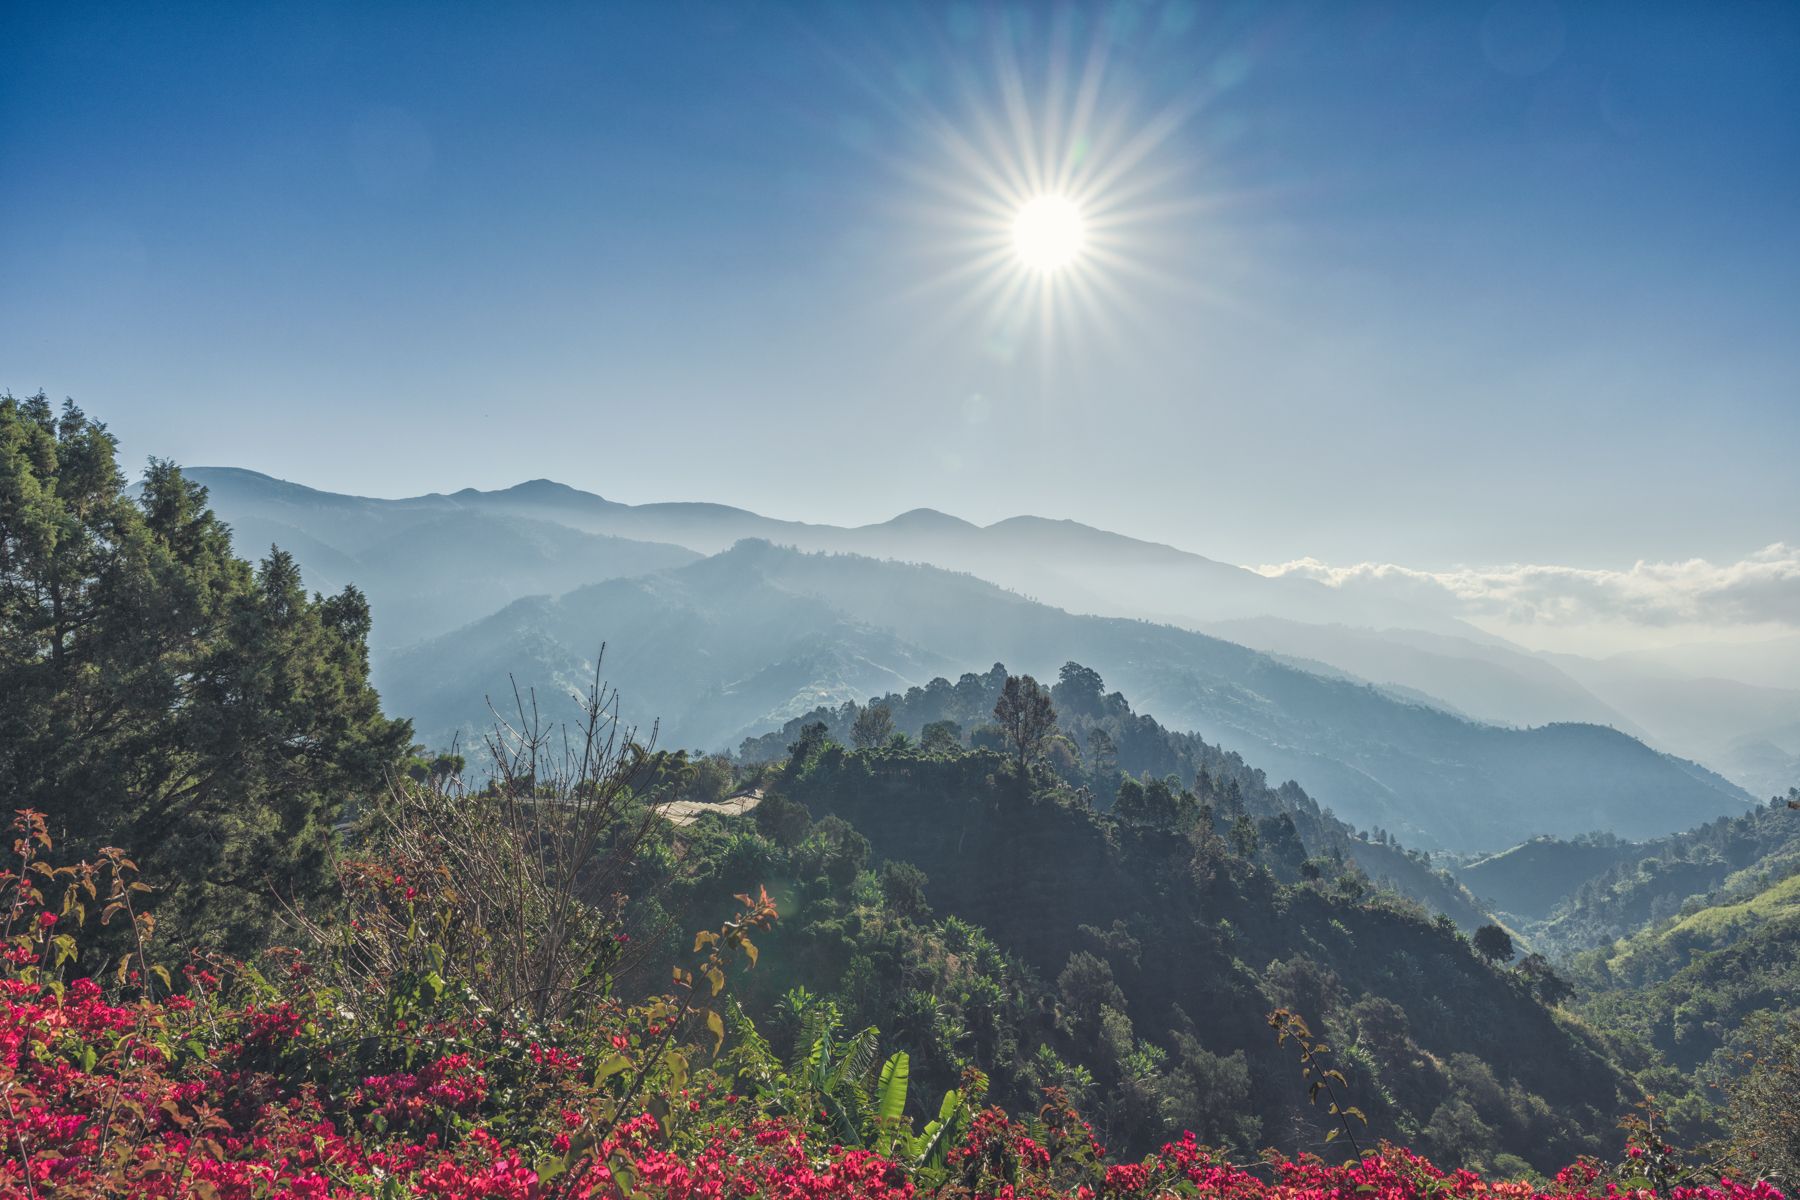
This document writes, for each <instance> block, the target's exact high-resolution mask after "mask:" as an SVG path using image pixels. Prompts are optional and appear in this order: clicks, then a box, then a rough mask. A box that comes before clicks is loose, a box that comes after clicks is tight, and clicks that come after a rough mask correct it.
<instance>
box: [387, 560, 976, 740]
mask: <svg viewBox="0 0 1800 1200" xmlns="http://www.w3.org/2000/svg"><path fill="white" fill-rule="evenodd" d="M603 641H605V642H606V643H607V651H606V666H605V673H606V677H607V679H608V680H609V681H610V682H611V683H612V684H613V685H614V686H616V687H618V688H619V689H620V690H621V692H622V693H623V695H624V699H625V710H624V715H625V717H626V719H627V720H628V721H631V722H634V723H637V724H640V725H643V726H646V727H647V726H648V725H650V724H651V723H652V722H654V721H659V720H660V722H661V725H662V742H663V744H665V745H670V746H716V745H720V744H732V743H735V742H736V740H738V739H739V738H741V737H743V736H744V735H746V734H748V733H751V732H760V731H761V730H763V729H765V728H767V727H768V726H770V725H779V724H780V723H781V722H783V721H785V720H786V719H787V718H788V717H790V716H793V715H794V714H795V713H797V712H802V711H805V710H806V709H810V708H812V707H814V706H816V705H818V704H822V703H838V702H841V701H843V700H846V699H851V698H859V697H863V696H867V695H870V694H871V693H880V692H884V691H887V690H890V689H891V688H893V687H895V686H904V685H906V684H909V683H911V682H913V681H915V680H921V679H924V678H928V677H929V676H930V675H932V674H935V673H938V672H940V671H942V670H944V669H946V668H947V664H946V662H945V661H944V660H942V659H939V658H936V657H934V656H932V655H930V654H929V653H926V652H924V651H921V650H919V649H918V648H916V647H913V646H910V645H908V644H906V643H904V642H902V641H901V640H900V639H898V638H895V637H894V636H892V635H891V634H889V633H886V632H884V631H881V630H878V629H872V628H869V627H866V626H862V625H859V624H857V623H856V622H854V621H853V620H851V619H849V618H847V617H845V616H844V615H842V614H841V613H839V612H837V611H834V610H833V609H831V608H829V607H828V606H826V605H824V604H822V603H820V602H818V601H816V600H811V599H808V598H806V597H803V596H798V595H795V594H793V593H791V592H787V591H784V590H782V589H780V588H778V587H772V586H769V585H767V584H763V583H760V582H758V581H756V580H754V579H742V580H737V579H730V578H723V577H721V572H720V571H719V569H718V564H717V562H716V560H710V559H709V560H703V561H701V562H699V563H696V564H694V565H693V566H692V567H689V568H686V569H685V570H680V571H674V572H667V573H663V574H657V575H650V576H644V577H640V578H634V579H617V580H611V581H608V582H605V583H600V584H594V585H590V586H588V587H585V588H581V589H578V590H576V591H573V592H570V593H568V594H567V595H564V596H561V597H558V598H556V599H548V598H543V597H534V598H532V599H529V600H523V601H520V602H518V603H515V604H512V605H509V606H508V607H506V608H504V609H502V610H501V611H500V612H498V613H496V614H494V615H493V616H491V617H488V618H486V619H484V620H481V621H477V622H475V623H474V624H472V625H469V626H467V627H466V628H464V629H461V630H458V631H456V632H455V633H454V634H451V635H449V636H446V637H441V638H437V639H434V640H432V641H430V642H427V643H424V644H423V645H420V646H417V647H411V648H408V649H405V650H401V651H397V652H393V653H390V654H388V655H386V656H384V657H382V658H380V659H378V660H377V674H378V678H379V680H380V686H381V688H382V695H383V699H384V701H385V702H386V703H387V704H388V705H389V706H390V707H392V708H394V709H395V710H396V711H399V712H405V713H408V714H410V715H411V716H412V717H413V718H414V721H415V724H416V726H417V728H418V729H419V732H420V734H421V736H423V737H425V738H427V739H428V740H431V741H433V742H434V743H437V744H442V743H444V742H446V741H447V740H448V739H449V738H450V737H452V736H458V735H460V736H461V737H462V738H463V739H464V740H465V741H466V740H467V739H468V738H469V737H471V736H478V735H479V734H480V733H481V732H482V731H484V730H485V729H486V728H487V727H488V725H489V724H490V717H489V714H488V713H487V711H486V706H485V701H484V699H483V697H485V696H488V695H492V694H495V693H497V692H501V691H504V692H505V698H506V703H507V705H509V706H510V704H511V693H510V685H509V684H508V682H507V681H508V678H509V676H510V677H512V678H514V679H516V680H517V682H518V685H519V687H520V689H521V690H522V691H530V690H532V689H535V690H536V692H537V697H538V703H539V706H540V708H541V710H542V711H543V713H544V714H545V715H546V717H547V719H549V720H552V721H561V720H566V719H568V718H569V717H570V716H571V715H572V712H573V706H572V703H571V701H570V700H569V696H570V695H571V694H572V693H575V692H579V691H583V690H585V689H586V688H587V686H588V685H589V684H591V683H592V682H593V675H594V657H595V655H596V653H597V652H598V651H599V649H600V646H601V643H602V642H603Z"/></svg>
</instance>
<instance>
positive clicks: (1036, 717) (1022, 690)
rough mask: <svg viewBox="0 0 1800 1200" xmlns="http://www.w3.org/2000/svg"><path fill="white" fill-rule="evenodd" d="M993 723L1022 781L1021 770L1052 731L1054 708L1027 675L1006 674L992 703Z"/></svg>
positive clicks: (1044, 691) (1046, 695)
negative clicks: (1015, 763) (1017, 767)
mask: <svg viewBox="0 0 1800 1200" xmlns="http://www.w3.org/2000/svg"><path fill="white" fill-rule="evenodd" d="M994 720H995V722H996V723H997V724H998V725H999V726H1000V729H1001V732H1002V733H1003V734H1004V735H1005V737H1006V745H1007V746H1008V748H1010V749H1011V750H1012V752H1013V757H1014V760H1015V761H1016V762H1017V763H1018V766H1019V776H1020V778H1023V777H1024V775H1025V768H1026V767H1027V766H1029V765H1030V763H1031V760H1032V759H1034V758H1036V757H1037V756H1038V754H1039V752H1040V751H1042V750H1043V748H1044V740H1045V739H1046V738H1048V737H1049V736H1050V735H1051V734H1053V733H1055V732H1056V708H1055V706H1054V705H1052V704H1051V703H1050V693H1049V692H1048V691H1046V690H1045V689H1044V688H1043V687H1041V686H1039V684H1038V681H1037V680H1035V679H1033V678H1032V677H1031V676H1029V675H1008V676H1007V677H1006V684H1005V686H1004V687H1002V688H1001V689H1000V699H999V700H997V701H995V702H994Z"/></svg>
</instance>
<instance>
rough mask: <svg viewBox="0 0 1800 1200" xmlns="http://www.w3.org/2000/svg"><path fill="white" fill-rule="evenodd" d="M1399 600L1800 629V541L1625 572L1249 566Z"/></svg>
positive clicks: (1482, 612) (1573, 616)
mask: <svg viewBox="0 0 1800 1200" xmlns="http://www.w3.org/2000/svg"><path fill="white" fill-rule="evenodd" d="M1255 569H1256V570H1257V571H1258V572H1260V573H1261V574H1264V575H1269V576H1276V577H1279V576H1285V575H1296V576H1300V577H1302V578H1307V579H1314V580H1317V581H1319V582H1320V583H1324V584H1327V585H1329V586H1331V587H1336V588H1343V589H1344V590H1346V591H1358V592H1364V593H1368V594H1371V595H1383V596H1390V597H1394V598H1403V599H1406V600H1409V601H1412V602H1414V603H1425V604H1431V605H1435V606H1438V607H1441V608H1447V609H1449V610H1450V611H1453V612H1456V613H1457V614H1458V615H1462V616H1466V617H1471V618H1475V617H1485V618H1488V619H1489V620H1497V621H1502V622H1505V623H1506V624H1509V625H1538V626H1544V625H1550V626H1558V625H1592V624H1611V623H1618V622H1624V623H1627V624H1631V625H1638V626H1649V627H1669V626H1676V625H1708V626H1714V627H1722V626H1734V625H1735V626H1741V625H1761V626H1768V625H1781V626H1787V627H1789V628H1794V629H1800V546H1791V545H1788V544H1787V543H1785V542H1776V543H1774V544H1772V545H1769V546H1765V547H1764V548H1763V549H1761V550H1758V551H1757V552H1756V553H1754V554H1751V555H1749V556H1747V557H1745V558H1743V559H1741V560H1740V561H1738V562H1734V563H1711V562H1708V561H1706V560H1705V559H1701V558H1694V559H1689V560H1688V561H1686V562H1639V563H1637V564H1636V565H1634V566H1633V567H1631V568H1630V569H1629V570H1624V571H1616V570H1595V569H1590V568H1582V567H1559V566H1533V565H1518V564H1515V565H1511V566H1500V567H1458V568H1455V569H1452V570H1448V571H1420V570H1416V569H1414V568H1411V567H1403V566H1399V565H1396V564H1394V563H1358V564H1356V565H1354V566H1332V565H1330V564H1329V563H1323V562H1320V561H1319V560H1318V559H1315V558H1302V559H1296V560H1294V561H1293V562H1287V563H1278V564H1272V565H1268V566H1261V567H1257V568H1255Z"/></svg>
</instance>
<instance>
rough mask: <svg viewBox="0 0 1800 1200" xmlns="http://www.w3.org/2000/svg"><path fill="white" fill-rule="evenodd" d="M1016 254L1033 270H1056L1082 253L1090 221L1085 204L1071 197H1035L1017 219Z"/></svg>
mask: <svg viewBox="0 0 1800 1200" xmlns="http://www.w3.org/2000/svg"><path fill="white" fill-rule="evenodd" d="M1012 241H1013V253H1015V254H1017V255H1018V256H1019V261H1020V262H1022V263H1024V264H1025V266H1026V267H1027V268H1029V269H1030V270H1033V271H1056V270H1060V269H1062V268H1063V267H1066V266H1068V265H1069V264H1070V263H1072V262H1074V261H1075V260H1076V259H1077V258H1079V257H1080V255H1081V250H1082V247H1083V246H1085V245H1086V244H1087V223H1086V222H1085V221H1084V220H1083V219H1082V216H1081V207H1080V206H1079V205H1078V204H1076V203H1075V202H1074V201H1073V200H1071V199H1069V198H1068V197H1067V196H1059V195H1055V194H1047V195H1041V196H1034V197H1032V198H1031V199H1030V200H1028V201H1026V202H1025V204H1024V205H1023V206H1022V207H1021V208H1020V209H1019V212H1018V215H1017V216H1015V217H1014V218H1013V226H1012Z"/></svg>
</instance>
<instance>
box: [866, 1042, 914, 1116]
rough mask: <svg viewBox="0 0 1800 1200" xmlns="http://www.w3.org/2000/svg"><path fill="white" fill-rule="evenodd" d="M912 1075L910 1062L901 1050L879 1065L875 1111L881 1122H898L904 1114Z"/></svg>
mask: <svg viewBox="0 0 1800 1200" xmlns="http://www.w3.org/2000/svg"><path fill="white" fill-rule="evenodd" d="M911 1073H912V1060H911V1058H909V1057H908V1056H907V1053H906V1051H904V1050H901V1051H898V1052H896V1053H895V1054H893V1055H891V1056H889V1058H888V1060H887V1061H886V1062H885V1063H883V1064H881V1078H880V1080H879V1081H878V1082H877V1083H876V1085H875V1111H876V1113H877V1114H878V1115H879V1116H880V1117H881V1119H882V1120H883V1121H898V1120H899V1119H900V1118H901V1117H902V1116H904V1115H905V1113H906V1089H907V1081H908V1077H909V1076H910V1075H911Z"/></svg>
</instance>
